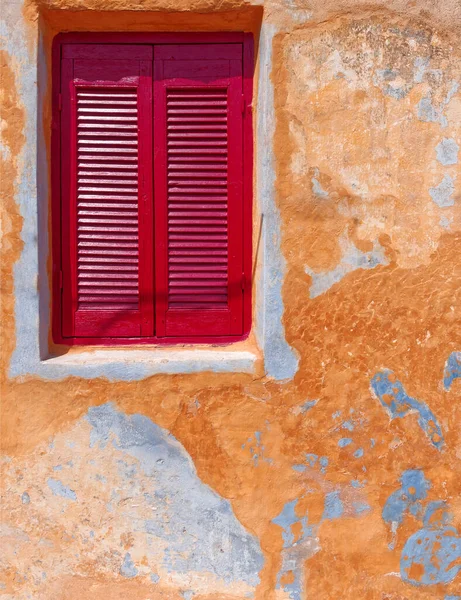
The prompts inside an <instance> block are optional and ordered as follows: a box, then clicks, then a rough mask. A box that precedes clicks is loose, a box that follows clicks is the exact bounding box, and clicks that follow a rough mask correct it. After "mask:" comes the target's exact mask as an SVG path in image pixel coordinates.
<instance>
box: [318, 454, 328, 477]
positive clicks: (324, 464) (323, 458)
mask: <svg viewBox="0 0 461 600" xmlns="http://www.w3.org/2000/svg"><path fill="white" fill-rule="evenodd" d="M319 463H320V466H321V469H320V471H321V472H322V473H326V470H327V467H328V458H327V457H326V456H321V457H320V459H319Z"/></svg>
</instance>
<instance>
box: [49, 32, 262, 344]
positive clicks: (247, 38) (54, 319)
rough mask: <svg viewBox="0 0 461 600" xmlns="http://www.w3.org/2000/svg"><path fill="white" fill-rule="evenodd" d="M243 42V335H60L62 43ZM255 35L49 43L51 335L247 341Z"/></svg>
mask: <svg viewBox="0 0 461 600" xmlns="http://www.w3.org/2000/svg"><path fill="white" fill-rule="evenodd" d="M77 43H78V44H85V43H88V44H90V43H93V44H95V43H97V44H111V43H112V44H130V45H133V44H151V45H156V46H158V45H161V44H191V43H192V44H193V43H195V44H219V43H223V44H226V43H227V44H229V43H235V44H241V45H242V50H243V63H242V81H243V86H242V87H243V89H242V101H243V102H244V107H243V111H244V113H243V117H244V118H243V189H242V193H243V223H242V236H243V264H242V271H243V272H242V290H243V333H242V334H241V335H226V336H213V337H211V336H203V337H157V336H152V337H134V338H117V337H100V338H96V337H64V336H63V335H62V310H63V306H62V305H63V303H62V289H61V286H62V274H61V273H62V263H61V260H62V256H61V255H62V252H61V229H62V198H61V110H60V109H61V106H60V104H61V92H60V90H61V56H62V48H63V46H64V45H65V44H77ZM253 75H254V41H253V34H251V33H243V32H222V33H218V32H216V33H215V32H213V33H193V32H187V33H169V32H165V33H163V32H161V33H146V32H139V33H131V32H130V33H108V32H107V33H90V32H77V33H60V34H58V35H56V36H55V38H54V39H53V45H52V97H51V100H52V121H51V256H52V302H51V326H52V339H53V341H54V343H56V344H62V345H66V346H74V345H78V346H127V345H148V344H150V345H152V344H155V345H178V344H194V345H203V344H230V343H234V342H237V341H241V340H243V339H246V338H247V337H248V335H249V334H250V331H251V326H252V310H253V307H252V279H253V278H252V268H253V264H252V263H253V251H252V249H253V242H252V235H253V115H252V97H253Z"/></svg>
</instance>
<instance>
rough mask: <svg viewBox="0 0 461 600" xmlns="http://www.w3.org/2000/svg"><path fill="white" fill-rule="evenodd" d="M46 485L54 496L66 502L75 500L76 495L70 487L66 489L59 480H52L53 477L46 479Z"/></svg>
mask: <svg viewBox="0 0 461 600" xmlns="http://www.w3.org/2000/svg"><path fill="white" fill-rule="evenodd" d="M47 484H48V487H49V488H50V490H51V491H52V492H53V495H54V496H61V497H62V498H67V499H68V500H73V501H74V502H75V500H77V494H76V493H75V492H74V490H71V489H70V487H67V486H66V485H64V484H63V483H62V481H59V479H53V477H49V478H48V479H47Z"/></svg>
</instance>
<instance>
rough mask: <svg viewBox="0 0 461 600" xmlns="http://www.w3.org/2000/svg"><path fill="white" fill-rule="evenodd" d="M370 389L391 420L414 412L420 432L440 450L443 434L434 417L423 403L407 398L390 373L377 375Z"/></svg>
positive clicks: (383, 372) (398, 382)
mask: <svg viewBox="0 0 461 600" xmlns="http://www.w3.org/2000/svg"><path fill="white" fill-rule="evenodd" d="M371 387H372V390H373V392H374V393H375V394H376V396H377V397H378V399H379V401H380V402H381V404H382V406H383V407H384V408H385V409H386V411H387V412H388V413H389V415H390V417H391V419H402V418H404V417H406V416H407V415H408V414H410V413H412V412H415V413H416V414H417V415H418V424H419V426H420V427H421V429H422V431H424V433H425V434H426V436H427V437H428V438H429V440H430V441H431V443H432V444H433V445H434V446H435V447H436V448H437V449H438V450H441V449H442V446H443V443H444V441H443V434H442V429H441V427H440V425H439V423H438V421H437V418H436V416H435V415H434V413H433V412H432V411H431V409H430V408H429V407H428V406H427V405H426V404H425V403H424V402H421V401H419V400H416V398H412V397H411V396H408V394H407V393H406V392H405V389H404V387H403V385H402V383H401V382H400V381H399V380H398V379H397V378H396V377H395V375H394V373H393V372H392V371H390V370H383V371H380V372H379V373H377V374H376V375H375V376H374V377H373V379H372V380H371Z"/></svg>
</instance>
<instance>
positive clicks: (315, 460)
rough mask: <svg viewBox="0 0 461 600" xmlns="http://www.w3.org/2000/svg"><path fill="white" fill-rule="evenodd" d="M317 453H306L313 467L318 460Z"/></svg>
mask: <svg viewBox="0 0 461 600" xmlns="http://www.w3.org/2000/svg"><path fill="white" fill-rule="evenodd" d="M318 458H319V457H318V456H317V454H306V461H307V464H308V465H309V466H310V467H313V466H314V465H315V463H316V462H317V460H318Z"/></svg>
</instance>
